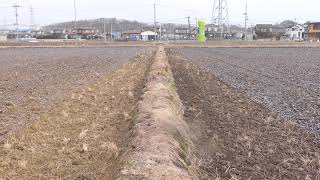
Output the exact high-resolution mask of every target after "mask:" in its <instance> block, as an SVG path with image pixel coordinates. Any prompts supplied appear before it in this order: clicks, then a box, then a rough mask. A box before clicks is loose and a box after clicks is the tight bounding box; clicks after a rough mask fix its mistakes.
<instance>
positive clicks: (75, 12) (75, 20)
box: [73, 0, 78, 39]
mask: <svg viewBox="0 0 320 180" xmlns="http://www.w3.org/2000/svg"><path fill="white" fill-rule="evenodd" d="M73 8H74V30H75V32H76V39H78V30H77V26H78V25H77V6H76V0H73Z"/></svg>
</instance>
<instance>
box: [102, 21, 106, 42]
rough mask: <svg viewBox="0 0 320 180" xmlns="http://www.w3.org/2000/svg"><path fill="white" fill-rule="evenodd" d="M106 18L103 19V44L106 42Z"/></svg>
mask: <svg viewBox="0 0 320 180" xmlns="http://www.w3.org/2000/svg"><path fill="white" fill-rule="evenodd" d="M106 29H107V27H106V18H103V36H104V43H106V42H107V31H106Z"/></svg>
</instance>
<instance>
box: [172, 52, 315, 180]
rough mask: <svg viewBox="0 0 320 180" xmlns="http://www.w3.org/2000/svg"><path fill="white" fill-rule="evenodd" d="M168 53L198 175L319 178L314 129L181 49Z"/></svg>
mask: <svg viewBox="0 0 320 180" xmlns="http://www.w3.org/2000/svg"><path fill="white" fill-rule="evenodd" d="M169 57H170V59H171V65H172V70H173V73H174V77H175V80H176V84H177V89H178V94H179V95H180V98H181V100H182V102H183V104H184V106H185V114H184V119H185V121H187V123H188V125H189V126H190V127H191V129H192V133H191V134H193V136H194V137H193V141H194V144H195V146H196V155H197V163H196V164H197V166H198V167H199V168H200V170H201V172H200V174H201V178H202V179H320V143H319V142H317V139H316V138H315V136H314V135H312V134H310V133H308V132H307V131H306V130H303V129H301V128H299V127H297V126H295V125H293V124H292V123H290V121H288V120H284V119H282V118H280V117H279V116H278V115H277V114H275V113H272V112H271V111H269V110H268V109H267V108H265V107H263V106H262V105H259V104H257V103H255V102H254V101H252V100H250V99H249V98H248V97H246V96H244V95H243V94H241V93H239V92H238V91H237V90H235V89H233V88H230V87H229V86H227V85H226V84H224V83H223V82H221V81H219V80H218V79H217V78H216V77H215V76H213V75H212V74H210V73H207V72H206V71H204V70H203V69H202V68H200V67H198V66H197V65H194V64H192V63H191V62H189V61H187V60H186V59H185V58H183V57H182V56H181V55H179V54H175V53H172V52H171V53H170V55H169Z"/></svg>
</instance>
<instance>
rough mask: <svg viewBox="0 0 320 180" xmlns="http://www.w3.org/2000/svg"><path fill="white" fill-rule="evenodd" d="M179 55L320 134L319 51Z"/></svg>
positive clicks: (207, 51)
mask: <svg viewBox="0 0 320 180" xmlns="http://www.w3.org/2000/svg"><path fill="white" fill-rule="evenodd" d="M179 52H181V53H182V54H183V55H184V56H185V57H187V58H188V59H190V60H192V61H193V62H194V63H195V64H198V65H200V66H202V67H204V68H206V70H207V71H210V72H211V73H213V74H214V75H215V76H217V77H218V78H219V79H221V80H223V81H224V82H226V83H227V84H228V85H231V86H232V87H234V88H237V89H239V90H241V91H243V92H244V93H245V94H247V95H248V96H250V97H251V98H252V99H254V100H256V101H257V102H259V103H261V104H263V105H265V106H266V107H268V108H269V109H271V110H272V111H274V112H278V113H280V114H281V115H282V116H283V117H285V118H287V119H291V120H293V121H294V122H296V123H297V124H299V125H300V126H302V127H304V128H307V129H309V130H312V131H315V132H316V133H318V134H319V133H320V78H319V74H320V58H319V57H320V51H319V49H318V48H234V49H232V48H211V49H200V48H186V49H181V50H179Z"/></svg>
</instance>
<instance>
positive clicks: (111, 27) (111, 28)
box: [110, 22, 113, 41]
mask: <svg viewBox="0 0 320 180" xmlns="http://www.w3.org/2000/svg"><path fill="white" fill-rule="evenodd" d="M112 32H113V24H112V22H111V23H110V35H111V41H113V36H112Z"/></svg>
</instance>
